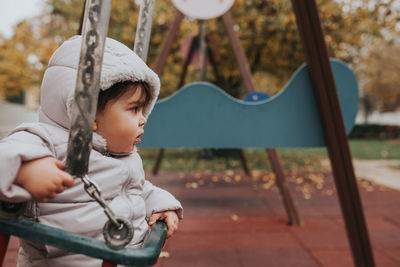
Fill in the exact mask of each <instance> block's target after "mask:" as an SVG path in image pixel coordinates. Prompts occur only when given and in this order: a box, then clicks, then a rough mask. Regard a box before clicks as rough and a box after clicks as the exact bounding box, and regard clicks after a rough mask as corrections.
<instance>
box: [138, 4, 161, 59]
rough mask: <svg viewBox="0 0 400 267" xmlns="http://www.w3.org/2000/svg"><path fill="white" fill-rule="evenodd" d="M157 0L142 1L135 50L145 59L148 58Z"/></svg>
mask: <svg viewBox="0 0 400 267" xmlns="http://www.w3.org/2000/svg"><path fill="white" fill-rule="evenodd" d="M155 4H156V0H142V1H141V3H140V10H139V20H138V27H137V30H136V38H135V45H134V47H133V51H134V52H135V53H136V54H137V55H138V56H139V57H140V58H141V59H142V60H143V61H144V62H146V60H147V52H148V50H149V43H150V35H151V24H152V22H153V11H154V6H155Z"/></svg>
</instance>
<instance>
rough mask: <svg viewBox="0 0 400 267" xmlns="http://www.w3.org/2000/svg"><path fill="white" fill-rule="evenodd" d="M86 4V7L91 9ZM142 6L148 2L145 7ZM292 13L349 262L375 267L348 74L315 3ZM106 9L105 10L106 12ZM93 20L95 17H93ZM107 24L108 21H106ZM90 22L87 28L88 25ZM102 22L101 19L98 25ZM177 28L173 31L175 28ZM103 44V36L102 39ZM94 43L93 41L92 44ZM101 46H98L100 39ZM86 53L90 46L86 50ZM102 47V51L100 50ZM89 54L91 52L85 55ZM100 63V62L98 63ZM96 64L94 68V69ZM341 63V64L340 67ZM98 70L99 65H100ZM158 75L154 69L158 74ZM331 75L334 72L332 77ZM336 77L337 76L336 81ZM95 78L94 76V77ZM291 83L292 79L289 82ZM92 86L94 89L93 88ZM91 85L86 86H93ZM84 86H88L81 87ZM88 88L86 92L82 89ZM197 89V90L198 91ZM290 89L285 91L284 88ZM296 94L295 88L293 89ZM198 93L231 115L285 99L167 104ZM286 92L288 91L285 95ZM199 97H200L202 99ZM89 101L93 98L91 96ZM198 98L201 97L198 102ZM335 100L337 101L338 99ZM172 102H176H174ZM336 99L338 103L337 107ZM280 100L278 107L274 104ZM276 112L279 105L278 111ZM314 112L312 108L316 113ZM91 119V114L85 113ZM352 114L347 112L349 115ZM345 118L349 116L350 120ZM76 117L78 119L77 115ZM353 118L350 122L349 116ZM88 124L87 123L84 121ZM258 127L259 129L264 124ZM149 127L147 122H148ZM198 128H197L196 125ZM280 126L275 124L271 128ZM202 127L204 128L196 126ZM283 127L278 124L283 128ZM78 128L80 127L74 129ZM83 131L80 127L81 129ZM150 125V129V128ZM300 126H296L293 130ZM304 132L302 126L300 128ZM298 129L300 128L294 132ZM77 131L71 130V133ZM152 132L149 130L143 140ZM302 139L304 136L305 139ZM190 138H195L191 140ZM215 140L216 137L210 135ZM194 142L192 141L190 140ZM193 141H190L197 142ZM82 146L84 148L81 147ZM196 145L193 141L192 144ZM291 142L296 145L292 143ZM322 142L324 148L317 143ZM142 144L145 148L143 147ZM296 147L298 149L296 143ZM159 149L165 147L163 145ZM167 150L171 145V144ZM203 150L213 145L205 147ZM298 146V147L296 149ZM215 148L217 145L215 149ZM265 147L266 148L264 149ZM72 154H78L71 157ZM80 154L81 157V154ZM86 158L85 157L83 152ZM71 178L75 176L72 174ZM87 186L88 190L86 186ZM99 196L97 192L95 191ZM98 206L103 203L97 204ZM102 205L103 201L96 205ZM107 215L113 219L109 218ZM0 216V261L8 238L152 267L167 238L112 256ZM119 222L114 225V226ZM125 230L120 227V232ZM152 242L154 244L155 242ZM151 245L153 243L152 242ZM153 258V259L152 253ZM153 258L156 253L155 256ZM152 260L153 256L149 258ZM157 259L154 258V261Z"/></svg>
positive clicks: (157, 231) (157, 232)
mask: <svg viewBox="0 0 400 267" xmlns="http://www.w3.org/2000/svg"><path fill="white" fill-rule="evenodd" d="M89 2H90V3H89ZM144 2H146V1H144ZM110 3H111V1H110V0H104V1H101V0H97V1H95V0H92V1H87V8H86V10H85V18H88V17H89V14H91V15H92V16H93V15H96V16H97V17H96V20H93V21H94V22H96V21H98V20H97V19H99V18H100V14H102V13H101V12H102V11H104V8H106V9H107V8H108V10H109V5H110ZM292 4H293V9H294V12H295V15H296V21H297V24H298V28H299V31H300V36H301V39H302V42H303V47H304V51H305V55H306V59H307V67H306V68H304V69H306V70H308V71H309V72H308V73H309V76H308V77H309V79H310V80H309V81H308V82H307V83H308V88H310V89H311V88H312V92H313V98H312V99H309V100H310V101H314V102H313V103H314V105H313V106H314V108H313V111H312V113H313V114H314V115H315V111H316V110H318V113H316V114H317V115H319V116H317V117H318V118H315V121H314V122H316V121H319V122H320V124H318V123H317V124H318V126H316V125H314V126H315V127H317V128H319V129H320V132H319V133H314V132H313V133H309V134H312V135H313V136H314V137H318V138H317V141H318V144H319V145H321V144H322V145H326V146H327V148H328V152H329V156H330V160H331V164H332V170H333V174H334V178H335V183H336V187H337V192H338V195H339V200H340V204H341V208H342V212H343V217H344V222H345V226H346V230H347V234H348V237H349V241H350V246H351V249H352V254H353V259H354V263H355V265H356V266H374V260H373V254H372V250H371V246H370V241H369V237H368V232H367V228H366V224H365V219H364V215H363V210H362V206H361V202H360V197H359V193H358V188H357V184H356V179H355V175H354V170H353V165H352V162H351V156H350V152H349V146H348V143H347V137H346V128H347V129H349V128H348V127H350V126H351V125H348V122H347V119H346V118H347V115H346V116H345V119H344V120H343V117H342V115H341V108H340V107H341V105H342V108H343V109H344V110H343V113H344V114H347V111H346V110H345V109H346V106H347V105H344V103H343V102H342V99H341V94H342V93H341V91H340V90H339V91H336V86H335V78H336V82H337V83H338V85H339V86H338V87H341V86H340V81H341V76H340V75H339V76H336V75H338V73H340V72H342V71H343V72H345V73H348V72H347V71H346V70H345V68H342V67H338V68H339V71H337V69H336V66H335V64H336V63H335V62H333V63H332V66H331V64H330V61H329V59H328V55H327V50H326V46H325V42H324V38H323V34H322V30H321V27H320V21H319V17H318V11H317V6H316V3H315V1H314V0H303V1H300V0H292ZM105 5H107V6H108V7H104V6H105ZM92 18H93V17H92ZM107 20H108V18H107ZM89 21H90V22H89ZM93 21H91V20H87V19H85V25H84V27H83V29H84V30H83V35H84V36H87V34H88V32H89V29H90V26H91V23H93ZM102 21H103V19H102ZM175 25H176V24H175V22H174V24H173V26H175ZM101 37H102V38H103V40H104V38H105V35H102V36H101ZM96 40H97V39H96ZM98 40H99V41H100V43H101V40H100V39H98ZM88 47H90V45H89V46H88ZM100 47H101V46H100ZM87 52H88V53H89V54H90V52H89V50H88V51H87ZM95 52H96V54H97V55H101V54H102V51H98V50H97V51H95ZM83 58H85V57H83ZM95 60H96V62H97V64H99V61H98V58H96V59H95ZM100 63H101V61H100ZM97 64H96V65H95V66H97ZM340 64H341V63H339V65H340ZM100 65H101V64H100ZM156 70H157V69H156ZM332 70H333V71H332ZM302 72H304V71H302V70H300V71H298V73H302ZM334 75H335V76H334ZM93 77H95V76H93ZM293 80H294V78H293ZM93 84H96V82H94V83H93ZM93 84H92V83H91V84H90V85H93ZM85 86H87V85H85ZM85 88H86V89H85ZM199 88H200V89H201V90H199ZM287 88H289V86H287ZM91 89H93V92H92V91H90V92H91V93H93V94H95V93H96V88H94V87H93V88H92V87H91ZM295 89H297V88H295ZM83 91H85V92H86V93H87V92H88V91H89V86H87V87H84V90H83ZM198 91H207V92H211V93H210V94H214V95H215V97H218V98H219V99H224V101H225V104H226V105H229V106H231V107H230V108H232V109H243V110H246V112H254V110H258V109H260V110H262V109H266V108H267V107H268V105H271V106H273V105H274V103H278V102H279V101H283V100H279V98H280V99H282V98H285V91H284V92H283V93H281V95H280V96H278V97H276V98H275V99H271V100H266V101H264V102H260V103H254V104H252V103H246V102H240V101H237V100H233V99H229V97H227V96H226V95H224V94H223V93H222V92H221V91H219V90H217V89H216V88H215V87H214V86H212V85H209V84H203V83H200V84H194V85H189V86H188V87H187V88H186V89H184V90H181V92H179V93H178V94H176V96H174V97H171V98H170V102H171V103H173V101H175V100H179V98H185V97H187V95H186V93H188V92H190V95H193V94H197V93H198ZM286 91H289V90H288V89H286ZM202 94H203V92H202V93H200V95H202ZM89 95H91V94H89ZM200 95H199V96H200ZM306 95H307V97H309V96H310V95H311V94H306ZM338 95H339V96H338ZM174 99H175V100H174ZM339 99H340V102H339ZM278 100H279V101H278ZM167 103H168V100H165V102H164V104H165V105H166V104H167ZM162 104H163V103H160V105H159V106H158V107H157V108H156V109H155V111H156V110H157V109H158V108H159V107H161V106H162ZM278 106H279V105H278ZM315 107H316V108H315ZM86 112H87V113H90V111H86ZM350 113H351V112H350ZM350 113H349V114H350ZM154 114H155V113H153V115H152V117H151V120H155V117H156V116H155V115H154ZM263 115H265V114H261V115H260V116H261V117H262V118H260V120H261V121H264V119H265V117H264V116H263ZM76 117H79V116H77V115H76ZM350 117H351V116H350ZM85 118H86V117H85ZM261 121H260V123H259V125H261V124H262V123H261ZM149 122H150V120H149ZM196 123H198V122H196ZM274 123H278V122H274ZM198 124H199V125H200V126H201V125H203V126H204V124H201V121H200V123H198ZM281 124H282V122H281ZM78 125H80V124H78ZM82 125H83V124H82ZM149 125H150V124H149ZM275 126H276V127H282V126H281V125H280V124H277V125H274V126H273V127H275ZM296 126H299V125H296ZM302 126H303V127H304V125H302ZM315 127H304V128H306V129H308V130H310V129H311V130H312V129H314V130H315ZM209 129H210V130H215V129H213V128H209ZM296 129H299V128H296ZM74 130H75V129H72V131H74ZM148 132H151V131H150V130H147V132H146V135H147V133H148ZM74 134H75V133H71V136H75V135H74ZM303 134H304V133H303ZM192 135H193V136H194V134H192ZM77 136H81V137H82V138H83V141H80V142H77V140H74V137H72V141H71V142H72V144H73V147H72V148H71V151H74V152H72V153H71V154H70V155H71V158H70V159H69V162H70V163H72V162H76V165H74V163H73V165H72V166H71V167H69V169H70V170H72V171H73V172H75V171H76V174H78V175H82V176H83V177H84V174H85V168H87V164H85V162H84V160H83V162H80V161H78V160H77V159H75V158H74V156H77V155H81V156H82V157H83V158H84V157H86V156H88V154H85V151H82V152H79V150H80V149H79V146H81V145H82V147H85V145H87V144H88V143H90V138H89V139H88V138H87V137H86V136H82V135H80V133H78V134H77ZM213 136H215V134H214V135H213ZM190 138H192V137H190ZM307 138H308V136H307V133H306V134H304V135H302V138H300V139H302V141H304V140H307ZM149 139H150V136H149V135H147V136H146V139H145V141H144V142H149ZM202 139H203V140H200V141H198V143H199V144H201V145H204V144H206V143H201V142H207V140H205V139H206V138H202ZM250 139H252V138H246V139H244V138H243V137H242V138H241V140H243V142H249V144H251V140H250ZM196 140H198V138H197V139H194V141H193V140H192V141H193V142H195V141H196ZM81 142H83V144H81ZM196 142H197V141H196ZM230 142H235V140H230ZM230 142H228V141H227V143H226V144H225V145H226V146H227V147H228V146H231V144H232V143H230ZM285 142H289V143H290V142H292V141H291V140H289V141H287V140H279V138H278V137H276V143H273V144H272V145H273V146H277V145H278V144H284V145H286V144H287V143H285ZM293 142H294V141H293ZM321 142H322V143H321ZM144 144H145V143H144ZM295 144H296V143H295ZM162 145H163V146H165V145H166V144H165V143H163V144H162ZM170 145H171V144H170ZM207 145H212V143H209V144H207ZM262 145H267V143H263V144H262ZM299 145H300V143H299ZM218 146H219V145H218ZM266 147H268V146H266ZM75 153H76V154H75ZM79 153H81V154H79ZM86 153H87V152H86ZM74 174H75V173H74ZM88 186H90V185H89V184H88ZM94 192H95V193H96V192H97V191H96V190H95V191H94ZM100 200H101V199H100ZM100 202H101V201H100ZM23 209H24V207H23V204H22V205H20V204H7V203H6V204H4V203H2V214H4V213H5V214H7V216H11V215H10V214H13V215H14V216H18V214H20V212H21V210H23ZM110 214H111V213H110ZM7 216H4V215H2V218H3V219H0V226H1V228H0V229H1V232H3V234H1V235H0V241H3V243H2V244H1V246H0V248H1V249H2V250H1V251H0V261H2V260H3V258H4V253H5V247H6V243H7V241H8V236H9V235H16V236H19V237H21V238H25V239H29V240H33V241H35V242H41V243H45V244H49V245H52V246H56V247H59V248H62V249H67V250H71V251H74V252H76V253H83V254H86V255H89V256H93V257H98V258H101V259H104V260H105V261H107V262H113V264H125V265H136V266H145V265H151V264H154V263H155V261H156V257H157V255H158V254H157V253H158V252H159V248H160V244H162V242H163V239H164V237H165V225H163V224H162V223H159V224H157V225H156V227H153V229H152V232H151V233H150V235H149V239H147V241H146V242H145V244H146V245H145V247H144V248H143V249H139V250H134V252H133V251H132V250H127V249H123V250H120V251H113V250H111V249H109V248H107V247H106V246H105V245H104V244H103V243H102V244H99V243H98V241H95V240H92V239H88V238H86V237H82V236H77V235H73V234H72V235H71V234H68V233H66V232H64V231H62V230H55V229H51V228H47V227H46V226H43V225H38V224H36V223H34V222H29V221H25V220H22V219H10V218H9V217H8V218H6V217H7ZM112 216H113V214H111V215H110V217H111V218H110V221H111V223H112V224H114V225H115V222H113V218H112ZM117 222H118V221H117ZM122 228H124V227H122ZM153 238H155V241H154V240H153ZM153 241H154V242H153ZM150 252H151V253H150ZM153 252H154V253H153ZM150 254H151V255H150ZM155 255H156V256H155ZM103 266H110V265H109V264H107V263H104V264H103Z"/></svg>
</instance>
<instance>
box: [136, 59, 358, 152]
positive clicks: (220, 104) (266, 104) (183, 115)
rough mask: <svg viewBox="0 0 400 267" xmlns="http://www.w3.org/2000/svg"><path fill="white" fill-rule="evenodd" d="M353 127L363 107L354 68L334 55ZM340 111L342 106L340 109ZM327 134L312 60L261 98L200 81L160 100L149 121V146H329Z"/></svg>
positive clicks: (343, 103) (345, 112)
mask: <svg viewBox="0 0 400 267" xmlns="http://www.w3.org/2000/svg"><path fill="white" fill-rule="evenodd" d="M331 65H332V70H333V74H334V78H335V83H336V88H337V93H338V96H339V101H340V105H341V109H342V114H343V119H344V123H345V127H346V131H347V133H349V132H350V131H351V129H352V128H353V126H354V122H355V117H356V114H357V110H358V83H357V79H356V77H355V75H354V73H353V72H352V70H351V69H350V68H349V67H347V66H346V65H345V64H344V63H342V62H341V61H339V60H335V59H331ZM338 112H339V111H338ZM324 145H325V141H324V134H323V129H322V125H321V121H320V117H319V111H318V109H317V104H316V100H315V97H314V92H313V88H312V86H311V80H310V77H309V74H308V70H307V68H306V65H302V66H301V67H299V69H298V70H297V71H296V72H295V73H294V74H293V76H292V78H291V79H290V80H289V82H288V83H287V84H286V86H285V87H284V89H283V90H282V91H281V92H280V93H279V94H277V95H275V96H273V97H271V98H269V99H267V100H265V101H260V102H256V103H249V102H244V101H241V100H238V99H235V98H233V97H231V96H230V95H228V94H226V93H225V92H224V91H222V90H221V89H219V88H218V87H216V86H214V85H212V84H210V83H206V82H195V83H191V84H188V85H186V86H185V87H183V88H182V89H180V90H179V91H178V92H176V93H175V94H173V95H172V96H170V97H169V98H166V99H162V100H160V101H158V102H157V104H156V106H155V108H154V110H153V112H152V114H151V115H150V117H149V119H148V123H147V125H146V126H145V134H144V136H143V142H142V143H141V144H140V147H143V148H162V147H163V148H179V147H185V148H245V147H262V148H273V147H275V148H279V147H319V146H324Z"/></svg>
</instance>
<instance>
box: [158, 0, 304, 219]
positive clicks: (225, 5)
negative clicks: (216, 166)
mask: <svg viewBox="0 0 400 267" xmlns="http://www.w3.org/2000/svg"><path fill="white" fill-rule="evenodd" d="M207 1H208V3H209V5H210V6H212V7H211V8H209V7H207V6H206V5H205V4H206V2H204V3H201V4H200V3H199V2H198V1H181V0H174V1H173V2H174V4H175V6H176V7H177V9H178V10H179V11H178V12H177V13H176V15H175V19H174V22H173V24H172V25H171V27H170V28H169V30H168V33H167V37H166V38H165V39H164V42H163V44H162V45H161V49H160V52H159V56H158V57H157V59H156V63H155V68H154V69H155V71H156V72H157V73H158V74H160V73H161V71H162V69H163V67H164V64H165V59H166V57H167V55H168V53H169V50H170V48H171V45H172V41H173V39H174V38H175V36H176V33H177V31H178V26H179V25H180V23H181V21H182V19H183V13H185V14H187V15H190V16H192V17H193V16H194V17H195V18H198V19H200V20H199V35H198V36H196V37H194V38H192V40H191V42H190V45H189V49H188V53H187V55H186V60H185V62H184V64H183V69H182V73H181V76H180V80H179V84H178V89H180V88H182V86H183V85H184V84H185V78H186V73H187V70H188V66H189V64H190V62H191V61H192V58H193V56H194V52H195V49H196V46H197V44H198V43H200V49H199V50H200V65H201V81H206V68H207V66H206V65H207V64H206V59H209V61H210V63H211V65H212V68H213V72H214V76H215V79H216V84H217V85H219V86H220V87H221V88H223V87H222V84H223V82H222V79H221V77H220V75H219V72H218V66H217V63H216V61H215V57H214V55H215V52H214V51H213V49H211V46H209V44H208V37H207V34H206V33H205V19H209V18H215V17H219V16H221V15H222V16H221V18H222V20H223V23H224V26H225V29H226V31H227V33H228V37H229V40H230V44H231V46H232V49H233V53H234V56H235V58H236V62H237V66H238V69H239V71H240V76H241V78H242V82H243V84H244V87H245V89H246V91H247V93H248V94H250V93H254V92H256V89H255V85H254V82H253V78H252V75H251V71H250V67H249V64H248V62H247V58H246V55H245V53H244V51H243V48H242V46H241V44H240V41H239V37H238V36H237V34H236V32H235V31H234V30H233V28H234V21H233V18H232V15H231V12H230V10H229V9H230V7H231V6H232V4H233V2H234V1H233V0H229V1H223V2H219V1H218V2H216V1H212V0H207ZM182 12H183V13H182ZM209 100H211V101H213V100H212V99H209ZM192 101H193V102H192V103H195V102H197V103H198V101H199V100H197V99H192ZM181 112H185V113H186V110H185V109H183V110H181ZM214 115H217V114H214ZM196 118H197V117H196V116H195V117H193V120H196ZM248 119H249V120H248V121H252V118H248ZM225 123H226V122H225V121H224V120H219V121H218V123H217V124H218V125H220V126H222V125H223V124H225ZM263 123H265V122H263ZM188 125H191V123H189V124H188ZM221 137H222V138H228V139H229V138H230V134H228V135H221ZM262 138H263V139H265V136H263V137H262ZM155 147H159V148H161V149H159V151H158V155H157V158H156V163H155V165H154V168H153V174H157V173H158V170H159V168H160V165H161V160H162V158H163V154H164V150H165V148H166V147H167V146H163V145H161V144H160V145H159V146H155ZM175 147H197V148H203V149H206V150H205V151H207V148H209V147H208V146H204V147H201V146H193V144H192V145H183V144H182V145H181V146H179V145H178V146H175ZM240 147H243V146H242V145H241V144H240V143H238V144H237V145H236V146H235V145H233V146H231V148H235V150H236V151H237V152H238V154H239V157H240V161H241V163H242V167H243V170H244V172H245V173H246V174H247V175H249V176H251V172H250V170H249V168H248V165H247V161H246V157H245V154H244V152H243V149H241V148H240ZM213 148H219V149H220V148H224V146H218V145H217V144H215V145H214V146H213ZM266 148H267V149H266V151H267V155H268V158H269V161H270V163H271V165H272V169H273V171H274V174H275V176H276V180H277V185H278V188H279V193H280V195H281V197H282V201H283V203H284V207H285V210H286V213H287V216H288V224H289V225H300V224H301V219H300V216H299V213H298V211H297V208H296V205H295V202H294V200H293V197H292V195H291V192H290V190H289V187H288V186H287V182H286V177H285V174H284V171H283V168H282V165H281V163H280V160H279V155H278V152H277V151H276V149H275V148H273V146H268V147H266Z"/></svg>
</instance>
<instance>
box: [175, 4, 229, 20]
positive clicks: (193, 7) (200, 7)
mask: <svg viewBox="0 0 400 267" xmlns="http://www.w3.org/2000/svg"><path fill="white" fill-rule="evenodd" d="M172 2H173V3H174V5H175V7H176V8H177V9H178V10H179V11H180V12H182V13H183V14H185V15H186V16H188V17H191V18H195V19H213V18H216V17H219V16H221V15H223V14H224V13H225V12H227V11H228V10H229V9H230V8H231V6H232V5H233V2H235V0H172Z"/></svg>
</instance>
